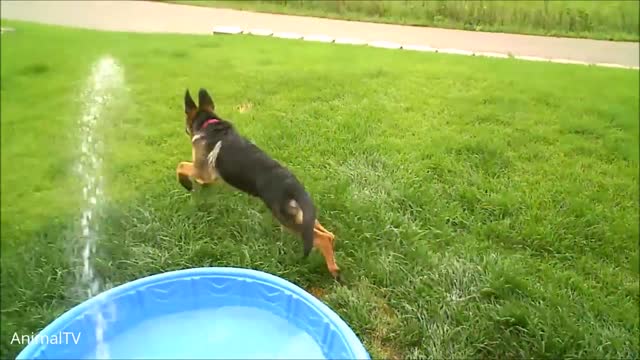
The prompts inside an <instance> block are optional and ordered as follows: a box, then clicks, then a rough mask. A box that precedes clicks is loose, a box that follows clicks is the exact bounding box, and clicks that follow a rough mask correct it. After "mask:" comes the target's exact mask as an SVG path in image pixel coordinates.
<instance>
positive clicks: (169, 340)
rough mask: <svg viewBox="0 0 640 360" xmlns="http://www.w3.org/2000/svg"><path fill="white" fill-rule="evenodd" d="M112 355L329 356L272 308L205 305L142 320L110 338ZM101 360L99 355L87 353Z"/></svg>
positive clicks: (182, 356) (176, 356)
mask: <svg viewBox="0 0 640 360" xmlns="http://www.w3.org/2000/svg"><path fill="white" fill-rule="evenodd" d="M107 346H108V347H109V356H110V358H111V359H140V358H146V359H212V358H224V359H324V358H325V356H324V354H323V353H322V349H321V348H320V346H319V345H318V344H317V343H316V341H315V340H314V339H313V338H312V337H311V336H309V334H307V333H306V332H304V331H302V330H300V329H298V328H297V327H295V326H294V325H292V324H290V323H289V322H287V321H286V320H285V319H282V318H280V317H278V316H276V315H274V314H272V313H270V312H267V311H264V310H261V309H256V308H250V307H241V306H232V307H223V308H217V309H203V310H199V311H189V312H183V313H180V314H174V315H168V316H164V317H159V318H155V319H153V320H148V321H145V322H142V323H140V324H139V325H137V326H135V327H133V328H131V329H129V330H127V331H126V332H124V333H122V334H119V335H118V336H116V337H115V338H113V339H110V340H109V341H108V344H107ZM86 358H87V359H95V358H96V354H95V353H91V354H87V356H86Z"/></svg>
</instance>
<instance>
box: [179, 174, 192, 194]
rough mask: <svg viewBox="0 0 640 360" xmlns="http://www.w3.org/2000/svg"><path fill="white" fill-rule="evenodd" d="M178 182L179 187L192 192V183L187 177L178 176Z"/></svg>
mask: <svg viewBox="0 0 640 360" xmlns="http://www.w3.org/2000/svg"><path fill="white" fill-rule="evenodd" d="M178 181H179V182H180V185H182V187H183V188H185V189H186V190H187V191H193V183H192V182H191V179H189V177H188V176H179V177H178Z"/></svg>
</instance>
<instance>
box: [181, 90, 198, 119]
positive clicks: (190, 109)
mask: <svg viewBox="0 0 640 360" xmlns="http://www.w3.org/2000/svg"><path fill="white" fill-rule="evenodd" d="M197 110H198V107H197V106H196V103H195V102H194V101H193V99H192V98H191V94H189V89H187V91H186V92H185V93H184V113H185V114H187V115H192V114H194V113H195V112H196V111H197Z"/></svg>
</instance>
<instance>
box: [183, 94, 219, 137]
mask: <svg viewBox="0 0 640 360" xmlns="http://www.w3.org/2000/svg"><path fill="white" fill-rule="evenodd" d="M215 108H216V107H215V104H214V103H213V99H212V98H211V96H210V95H209V93H208V92H207V90H205V89H200V91H198V105H197V106H196V103H195V102H194V101H193V99H192V98H191V94H189V90H188V89H187V91H186V92H185V94H184V114H185V118H186V120H185V132H186V133H187V135H189V137H193V134H194V133H195V132H196V131H197V130H198V129H200V128H201V127H202V126H203V124H204V123H205V122H207V121H208V120H210V119H219V120H222V119H220V118H219V117H218V115H216V113H215Z"/></svg>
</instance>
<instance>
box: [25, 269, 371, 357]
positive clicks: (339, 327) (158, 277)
mask: <svg viewBox="0 0 640 360" xmlns="http://www.w3.org/2000/svg"><path fill="white" fill-rule="evenodd" d="M202 276H207V277H212V276H213V277H215V276H222V277H230V278H236V279H242V278H244V279H253V280H258V281H262V282H265V283H267V284H270V285H272V286H274V287H277V288H280V289H283V290H288V291H290V292H291V293H293V294H294V295H295V296H297V297H298V298H299V299H298V300H302V301H305V302H307V303H308V305H309V306H311V307H312V308H315V310H316V311H317V312H318V313H319V315H320V316H322V317H324V319H325V320H327V321H328V322H329V323H331V324H332V325H333V326H335V329H336V331H337V332H338V334H340V335H341V336H342V337H343V338H344V340H345V342H346V344H347V345H348V347H349V350H350V351H351V352H352V353H353V358H354V359H363V360H370V359H371V357H370V355H369V353H368V352H367V350H366V348H365V347H364V344H363V343H362V341H361V340H360V339H359V338H358V336H356V334H355V333H354V332H353V330H352V329H351V327H350V326H349V325H348V324H347V323H346V322H345V321H344V320H343V319H342V318H341V317H340V316H339V315H338V314H337V313H336V312H335V311H333V310H332V309H331V308H330V307H329V306H327V305H326V304H324V303H323V302H322V301H320V300H319V299H317V298H316V297H315V296H313V295H311V294H310V293H308V292H307V291H306V290H304V289H302V288H301V287H299V286H298V285H296V284H294V283H292V282H290V281H288V280H285V279H283V278H281V277H278V276H276V275H273V274H269V273H266V272H263V271H260V270H254V269H246V268H238V267H198V268H187V269H179V270H172V271H167V272H162V273H158V274H152V275H148V276H145V277H142V278H139V279H136V280H132V281H129V282H126V283H123V284H120V285H118V286H116V287H113V288H111V289H109V290H106V291H104V292H102V293H99V294H98V295H96V296H94V297H92V298H90V299H87V300H85V301H83V302H81V303H80V304H78V305H76V306H74V307H72V308H71V309H69V310H67V311H66V312H64V313H63V314H62V315H60V316H58V317H57V318H56V319H55V320H53V321H52V322H50V323H49V324H48V325H47V326H45V327H44V328H43V329H42V330H41V331H40V332H38V335H41V336H51V335H55V334H58V333H59V332H60V331H62V329H63V328H64V327H65V326H66V325H68V324H69V323H70V322H71V321H73V320H75V319H76V318H77V317H78V316H81V315H82V314H85V313H87V312H89V311H91V309H92V308H95V307H96V306H100V305H101V303H103V302H105V301H106V300H108V299H110V298H114V297H117V296H119V295H122V294H124V293H126V292H129V291H131V290H135V289H138V288H141V287H145V286H149V285H153V284H156V283H161V282H167V281H171V280H177V279H184V278H193V277H202ZM41 346H42V344H39V343H38V342H30V343H29V344H27V346H25V347H24V348H23V349H22V351H20V353H19V354H18V356H17V357H16V360H21V359H33V358H35V355H36V354H37V351H38V350H40V349H41Z"/></svg>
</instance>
